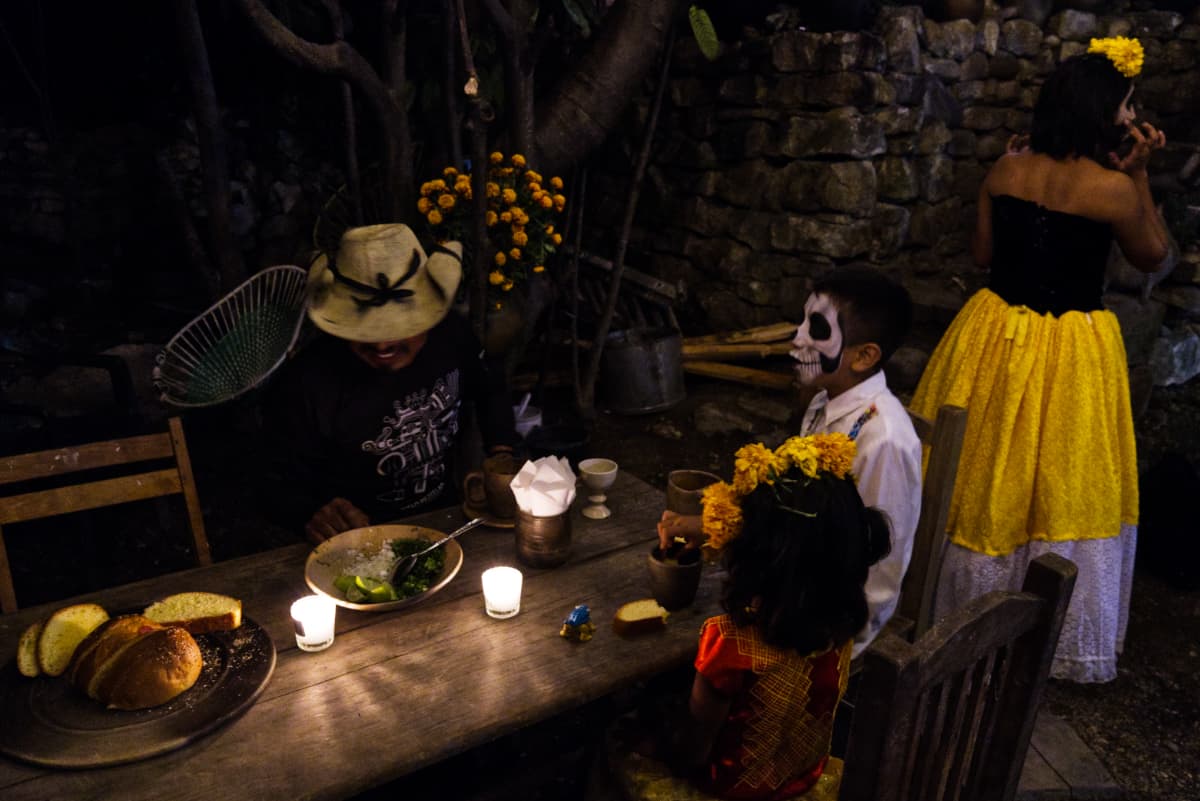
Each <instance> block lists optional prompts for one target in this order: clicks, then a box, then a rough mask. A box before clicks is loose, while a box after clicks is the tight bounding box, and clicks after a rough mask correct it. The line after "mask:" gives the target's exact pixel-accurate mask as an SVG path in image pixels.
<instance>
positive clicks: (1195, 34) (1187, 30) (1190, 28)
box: [1175, 23, 1200, 42]
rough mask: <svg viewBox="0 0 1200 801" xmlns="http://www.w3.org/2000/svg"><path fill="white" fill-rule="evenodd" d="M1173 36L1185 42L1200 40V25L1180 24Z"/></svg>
mask: <svg viewBox="0 0 1200 801" xmlns="http://www.w3.org/2000/svg"><path fill="white" fill-rule="evenodd" d="M1175 38H1176V39H1180V40H1183V41H1185V42H1195V41H1200V25H1192V24H1190V23H1189V24H1187V25H1180V26H1179V30H1178V31H1176V33H1175Z"/></svg>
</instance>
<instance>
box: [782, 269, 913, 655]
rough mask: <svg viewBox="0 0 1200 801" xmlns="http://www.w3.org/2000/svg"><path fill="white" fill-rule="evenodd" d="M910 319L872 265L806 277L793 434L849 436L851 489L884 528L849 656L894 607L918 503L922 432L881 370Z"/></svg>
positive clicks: (905, 300)
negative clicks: (805, 400) (801, 402)
mask: <svg viewBox="0 0 1200 801" xmlns="http://www.w3.org/2000/svg"><path fill="white" fill-rule="evenodd" d="M911 320H912V301H911V300H910V298H909V296H908V292H907V291H905V289H904V287H902V286H900V285H899V284H897V283H896V282H894V281H892V280H891V279H889V278H887V277H886V276H884V275H883V274H881V273H879V272H876V271H875V270H872V269H869V268H866V267H844V268H841V269H838V270H834V271H833V272H831V273H829V274H827V275H826V276H824V277H822V278H821V279H819V280H818V281H816V282H815V283H814V286H813V291H812V294H811V295H810V296H809V298H808V300H807V301H806V302H805V304H804V319H803V321H802V322H801V324H800V326H799V328H798V329H797V331H796V336H795V339H793V340H792V344H793V345H794V346H795V347H794V348H793V350H792V353H791V355H792V358H793V359H795V360H796V366H795V370H796V377H797V380H798V381H799V383H800V384H801V385H803V386H806V387H815V388H818V389H819V390H820V391H819V392H818V393H817V394H816V396H814V397H813V399H812V401H811V402H810V403H809V405H808V408H807V409H806V410H805V412H804V418H803V422H802V423H801V431H800V433H801V434H802V435H804V436H808V435H810V434H822V433H832V432H840V433H842V434H846V435H847V436H849V437H850V439H852V440H854V441H855V442H856V443H857V445H858V451H857V455H856V456H855V458H854V468H853V472H854V476H855V479H856V483H857V486H858V494H859V495H860V496H861V497H862V500H863V504H864V505H866V506H868V507H874V508H876V509H878V510H879V511H881V512H883V513H884V515H886V516H887V518H888V524H889V526H890V528H891V534H892V550H891V553H889V554H888V555H887V556H886V557H885V558H884V559H882V560H881V561H879V562H878V563H876V564H875V565H873V566H872V567H871V569H870V573H869V574H868V577H867V583H866V586H865V588H864V589H865V591H866V596H867V606H868V609H869V613H870V614H869V618H868V620H867V624H866V626H865V627H864V628H863V630H862V631H860V632H859V633H858V635H857V636H856V637H855V638H854V655H855V656H857V655H858V654H859V653H861V652H862V650H863V649H865V648H866V647H867V646H868V645H869V644H870V643H871V640H873V639H874V638H875V635H877V634H878V633H879V630H880V629H881V628H882V627H883V625H884V624H885V623H886V622H887V621H888V620H889V619H890V618H891V616H892V614H893V613H894V612H895V611H896V604H897V602H898V600H899V596H900V585H901V582H902V581H903V580H904V573H905V571H906V570H907V569H908V562H909V558H910V557H911V556H912V546H913V534H914V532H915V531H916V528H917V517H918V515H919V514H920V511H921V441H920V439H919V438H918V437H917V433H916V431H915V430H914V429H913V426H912V421H911V420H910V419H909V416H908V412H907V411H906V410H905V408H904V405H903V404H901V403H900V401H899V400H897V399H896V396H895V395H893V394H892V393H891V390H889V389H888V386H887V379H886V378H885V377H884V374H883V365H884V363H886V362H887V360H888V358H890V357H891V355H892V353H894V352H895V350H896V348H897V347H899V345H900V343H901V341H902V340H903V339H904V337H905V335H906V334H907V333H908V328H909V325H910V324H911Z"/></svg>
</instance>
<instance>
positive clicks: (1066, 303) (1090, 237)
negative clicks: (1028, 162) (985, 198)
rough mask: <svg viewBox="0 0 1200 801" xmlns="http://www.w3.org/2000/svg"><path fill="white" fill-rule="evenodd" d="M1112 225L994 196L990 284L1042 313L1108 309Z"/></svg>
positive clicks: (1011, 301) (1008, 297) (1013, 302)
mask: <svg viewBox="0 0 1200 801" xmlns="http://www.w3.org/2000/svg"><path fill="white" fill-rule="evenodd" d="M1111 246H1112V226H1111V225H1109V224H1108V223H1102V222H1098V221H1096V220H1089V219H1088V218H1087V217H1080V216H1078V215H1076V214H1067V213H1066V212H1062V211H1052V210H1050V209H1048V208H1046V207H1045V206H1040V205H1038V204H1037V203H1034V202H1033V201H1031V200H1022V199H1021V198H1016V197H1013V196H1011V195H996V196H995V197H993V198H992V268H991V277H990V278H989V280H988V288H989V289H991V290H992V291H993V292H995V293H996V294H997V295H999V296H1000V297H1001V298H1003V299H1004V301H1005V302H1006V303H1009V304H1011V305H1013V306H1022V305H1023V306H1028V307H1029V308H1030V309H1033V310H1034V311H1035V312H1038V313H1039V314H1046V313H1047V312H1048V313H1050V314H1053V315H1055V316H1058V315H1060V314H1063V313H1064V312H1069V311H1095V310H1097V309H1102V308H1104V304H1103V303H1102V302H1101V290H1102V287H1103V284H1104V269H1105V265H1106V264H1107V263H1108V252H1109V249H1110V248H1111Z"/></svg>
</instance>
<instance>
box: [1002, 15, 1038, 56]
mask: <svg viewBox="0 0 1200 801" xmlns="http://www.w3.org/2000/svg"><path fill="white" fill-rule="evenodd" d="M1000 46H1001V47H1003V48H1004V49H1005V50H1007V51H1008V52H1010V53H1012V54H1013V55H1015V56H1034V55H1037V54H1038V52H1040V51H1041V49H1042V29H1041V28H1040V27H1038V26H1037V25H1034V24H1033V23H1032V22H1030V21H1029V20H1024V19H1014V20H1009V21H1008V22H1006V23H1004V24H1003V25H1002V26H1000Z"/></svg>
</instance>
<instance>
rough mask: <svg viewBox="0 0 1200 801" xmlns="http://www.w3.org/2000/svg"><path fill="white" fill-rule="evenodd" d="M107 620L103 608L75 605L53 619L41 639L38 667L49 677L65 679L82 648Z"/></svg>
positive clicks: (58, 613)
mask: <svg viewBox="0 0 1200 801" xmlns="http://www.w3.org/2000/svg"><path fill="white" fill-rule="evenodd" d="M106 620H108V612H106V611H105V610H104V607H102V606H100V605H99V604H72V605H71V606H64V607H63V608H62V609H59V610H58V611H57V612H55V613H54V614H52V615H50V617H48V618H47V619H46V622H45V623H44V624H43V625H42V631H41V633H40V634H39V635H38V640H37V661H38V667H39V668H41V671H42V672H43V673H45V674H47V675H49V676H61V675H62V674H63V672H64V671H65V670H66V669H67V666H68V665H69V664H71V657H72V656H74V655H75V649H76V648H77V647H78V646H79V644H80V643H81V642H83V640H84V639H85V638H86V637H87V636H88V635H89V634H91V633H92V632H93V631H95V630H96V628H97V627H98V626H99V625H100V624H101V623H103V622H104V621H106Z"/></svg>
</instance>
